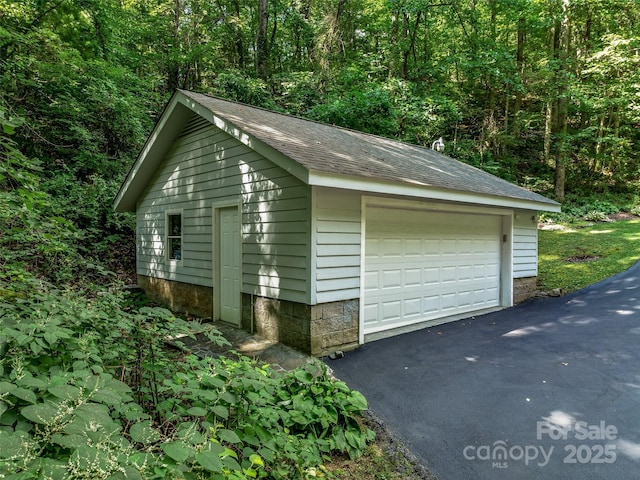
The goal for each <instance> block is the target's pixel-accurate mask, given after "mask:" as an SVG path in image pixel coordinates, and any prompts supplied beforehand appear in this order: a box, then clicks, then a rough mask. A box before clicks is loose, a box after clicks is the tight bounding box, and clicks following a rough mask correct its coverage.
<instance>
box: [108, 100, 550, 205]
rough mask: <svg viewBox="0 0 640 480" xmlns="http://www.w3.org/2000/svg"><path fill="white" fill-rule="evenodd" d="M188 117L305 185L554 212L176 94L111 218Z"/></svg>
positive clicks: (329, 131)
mask: <svg viewBox="0 0 640 480" xmlns="http://www.w3.org/2000/svg"><path fill="white" fill-rule="evenodd" d="M192 112H195V113H197V114H199V115H201V116H203V117H204V118H207V119H208V120H209V121H211V122H212V123H213V124H214V125H216V126H217V127H219V128H221V129H222V130H224V131H226V132H227V133H229V134H230V135H232V136H233V137H235V138H237V139H238V140H239V141H241V142H242V143H244V144H246V145H247V146H249V147H251V148H252V149H254V150H256V151H258V152H259V153H261V154H263V155H264V156H266V157H267V158H269V159H270V160H272V161H273V162H274V163H276V164H277V165H278V166H280V167H282V168H284V169H285V170H286V171H288V172H289V173H291V174H292V175H294V176H296V177H297V178H299V179H300V180H302V181H304V182H305V183H307V184H311V185H314V184H317V185H332V184H337V183H339V184H340V186H341V187H342V188H353V189H363V190H365V191H372V192H385V193H394V192H395V193H397V194H406V195H410V196H420V197H426V198H440V199H445V198H448V197H451V199H453V198H455V197H456V195H457V196H459V197H463V198H465V199H467V200H465V201H472V199H473V198H474V197H478V196H479V197H482V198H476V199H475V202H474V203H482V204H492V205H501V206H508V205H511V206H520V207H522V208H532V209H536V210H551V211H559V204H558V203H556V202H554V201H552V200H549V199H547V198H545V197H543V196H541V195H538V194H536V193H533V192H530V191H528V190H526V189H524V188H521V187H519V186H517V185H514V184H512V183H510V182H507V181H505V180H502V179H500V178H498V177H495V176H494V175H491V174H489V173H487V172H484V171H482V170H480V169H477V168H475V167H472V166H471V165H467V164H465V163H463V162H460V161H458V160H455V159H453V158H451V157H448V156H446V155H443V154H441V153H439V152H436V151H434V150H431V149H428V148H424V147H420V146H417V145H411V144H407V143H403V142H399V141H396V140H391V139H387V138H383V137H378V136H375V135H370V134H366V133H361V132H356V131H353V130H348V129H344V128H340V127H335V126H331V125H326V124H322V123H319V122H314V121H311V120H305V119H301V118H298V117H294V116H290V115H285V114H281V113H276V112H272V111H268V110H264V109H261V108H256V107H251V106H248V105H244V104H240V103H236V102H230V101H227V100H222V99H219V98H215V97H211V96H208V95H203V94H198V93H193V92H188V91H183V90H179V91H177V92H176V93H175V94H174V96H173V97H172V98H171V100H170V101H169V103H168V105H167V107H166V109H165V111H164V112H163V114H162V116H161V118H160V120H159V121H158V124H157V125H156V127H155V128H154V130H153V132H152V133H151V135H150V137H149V139H148V141H147V144H146V145H145V147H144V149H143V151H142V153H141V154H140V156H139V157H138V159H137V161H136V163H135V164H134V166H133V168H132V169H131V171H130V172H129V175H128V176H127V179H126V180H125V182H124V184H123V186H122V188H121V190H120V192H119V193H118V196H117V197H116V200H115V202H114V206H115V208H116V209H117V210H134V209H135V202H136V200H137V197H138V195H139V194H140V193H141V192H142V190H143V189H144V187H145V186H146V183H147V182H148V181H149V179H150V176H151V175H152V173H153V171H154V170H155V168H156V167H157V166H158V164H159V162H161V161H162V158H163V157H164V154H165V153H166V151H167V149H168V148H169V146H170V145H171V143H172V142H173V140H174V139H175V138H176V136H177V135H178V134H179V133H180V131H181V130H182V127H183V126H184V123H186V121H187V118H188V116H187V114H191V113H192ZM383 187H384V188H383ZM403 192H404V193H403ZM438 193H439V194H440V195H438ZM461 201H462V198H461Z"/></svg>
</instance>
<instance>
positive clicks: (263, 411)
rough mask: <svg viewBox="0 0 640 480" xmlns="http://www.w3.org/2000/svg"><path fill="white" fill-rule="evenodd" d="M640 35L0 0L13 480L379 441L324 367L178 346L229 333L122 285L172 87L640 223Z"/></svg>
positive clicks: (629, 27)
mask: <svg viewBox="0 0 640 480" xmlns="http://www.w3.org/2000/svg"><path fill="white" fill-rule="evenodd" d="M639 22H640V3H639V2H637V1H636V0H598V1H593V0H289V1H286V0H0V446H1V447H0V476H2V477H3V478H56V479H57V478H60V479H66V478H90V479H99V478H104V479H107V478H109V479H115V478H149V479H151V478H233V479H246V478H273V479H287V478H319V477H322V476H323V475H325V474H324V473H323V472H325V471H324V470H322V468H321V467H322V464H323V462H325V461H326V460H327V458H329V456H330V455H331V454H333V453H336V452H342V453H343V454H347V455H349V456H350V457H356V456H358V455H360V454H361V453H362V451H363V450H364V448H365V445H366V443H367V442H368V441H370V440H371V432H369V431H368V430H367V429H365V428H362V426H361V424H360V421H359V417H358V416H359V415H360V413H361V412H362V410H364V409H366V401H365V400H364V398H362V396H361V395H359V394H358V393H357V392H352V391H350V390H349V389H348V388H347V387H346V386H345V385H344V384H341V383H339V382H335V381H333V380H331V379H330V378H328V376H327V374H326V372H320V374H318V372H314V373H313V374H312V373H310V372H308V371H297V372H295V373H292V374H291V375H283V376H279V375H276V374H275V373H274V372H272V371H270V370H269V369H268V367H266V366H260V365H255V364H254V363H252V362H250V361H248V360H246V359H244V360H240V361H232V360H224V359H223V360H219V359H211V358H209V359H197V358H195V357H193V356H185V355H182V356H180V354H179V353H176V352H173V353H172V350H169V349H167V348H166V345H165V343H164V341H165V339H166V337H167V335H169V334H172V335H175V334H176V333H184V334H185V335H188V334H192V333H193V332H196V331H201V330H202V331H207V332H209V333H208V334H209V335H210V337H211V338H212V339H213V340H215V341H217V342H224V340H223V339H222V338H220V337H219V336H218V335H217V333H216V332H215V331H214V330H212V329H211V327H210V326H204V325H199V324H197V323H195V324H194V323H188V322H187V321H186V320H181V319H178V318H175V317H173V316H172V314H170V313H169V312H167V311H165V310H163V309H159V308H156V307H154V306H151V305H147V304H146V303H145V302H146V301H145V300H144V297H142V298H137V297H135V296H133V295H130V294H127V292H126V291H125V290H124V289H123V283H122V282H123V281H127V280H130V279H131V278H132V272H133V262H134V261H135V241H134V236H133V235H134V222H133V217H132V216H131V215H125V214H116V213H115V212H113V210H112V208H111V205H112V202H113V199H114V197H115V195H116V192H117V191H118V188H119V186H120V183H121V182H122V180H123V179H124V177H125V175H126V173H127V171H128V169H129V168H130V166H131V165H132V164H133V162H134V160H135V158H136V156H137V155H138V153H139V151H140V150H141V148H142V145H143V143H144V141H145V139H146V137H147V135H148V134H149V133H150V131H151V129H152V128H153V125H154V122H155V120H156V119H157V118H158V116H159V115H160V113H161V111H162V108H163V106H164V105H165V103H166V102H167V100H168V99H169V97H170V96H171V94H172V92H174V91H175V89H176V88H183V89H190V90H195V91H199V92H204V93H209V94H213V95H217V96H220V97H224V98H228V99H232V100H237V101H241V102H245V103H249V104H252V105H256V106H261V107H265V108H269V109H273V110H278V111H282V112H286V113H290V114H294V115H298V116H302V117H306V118H311V119H315V120H318V121H322V122H328V123H331V124H335V125H340V126H344V127H348V128H352V129H356V130H361V131H365V132H369V133H374V134H378V135H383V136H387V137H392V138H397V139H400V140H403V141H407V142H411V143H416V144H420V145H424V146H431V144H432V143H433V142H434V141H435V140H437V139H438V138H439V137H442V138H443V139H444V142H445V150H444V152H445V153H446V154H448V155H451V156H453V157H455V158H458V159H460V160H462V161H464V162H467V163H470V164H472V165H475V166H477V167H479V168H482V169H485V170H487V171H490V172H491V173H494V174H496V175H499V176H501V177H503V178H506V179H508V180H509V181H512V182H515V183H518V184H520V185H523V186H525V187H527V188H530V189H532V190H535V191H537V192H540V193H543V194H545V195H548V196H550V197H553V198H556V199H557V200H558V201H560V202H562V203H563V209H564V211H565V212H568V213H569V214H571V213H580V212H591V213H594V212H595V213H597V214H602V215H604V214H607V213H614V212H616V211H618V210H619V209H622V210H627V211H630V212H634V213H636V214H638V213H640V197H639V195H638V193H637V192H638V190H639V189H638V187H639V182H640V155H638V153H637V150H636V145H637V142H638V140H640V129H638V126H639V125H640V95H639V92H640V89H639V85H640V69H639V68H638V67H639V66H640V23H639ZM565 215H566V213H565ZM292 399H293V401H291V400H292Z"/></svg>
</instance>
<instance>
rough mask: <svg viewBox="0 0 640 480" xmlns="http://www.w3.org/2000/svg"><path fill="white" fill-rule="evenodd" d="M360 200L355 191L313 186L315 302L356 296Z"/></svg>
mask: <svg viewBox="0 0 640 480" xmlns="http://www.w3.org/2000/svg"><path fill="white" fill-rule="evenodd" d="M360 199H361V196H360V194H359V193H357V192H349V191H344V190H336V189H331V188H315V189H314V194H313V202H314V209H313V212H314V250H315V263H314V284H315V294H316V302H317V303H325V302H335V301H340V300H349V299H352V298H359V297H360V250H361V247H360V243H361V226H360V220H361V218H360V211H361V208H360V201H361V200H360Z"/></svg>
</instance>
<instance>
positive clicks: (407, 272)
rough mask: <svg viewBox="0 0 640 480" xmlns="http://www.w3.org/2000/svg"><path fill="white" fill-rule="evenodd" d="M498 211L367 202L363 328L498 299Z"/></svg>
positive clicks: (425, 317)
mask: <svg viewBox="0 0 640 480" xmlns="http://www.w3.org/2000/svg"><path fill="white" fill-rule="evenodd" d="M501 231H502V227H501V217H499V216H497V215H478V214H461V213H445V212H425V211H414V210H400V209H392V208H382V207H369V208H367V217H366V236H365V239H366V240H365V241H366V243H365V280H364V283H365V285H364V310H363V317H364V333H365V334H367V333H374V332H380V331H383V330H387V329H390V328H396V327H401V326H406V325H411V324H415V323H419V322H424V321H428V320H434V319H438V318H443V317H448V316H450V315H459V314H462V313H467V312H474V311H477V310H482V309H485V308H491V307H495V306H498V305H499V304H500V240H501Z"/></svg>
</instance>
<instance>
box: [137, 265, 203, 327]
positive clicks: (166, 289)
mask: <svg viewBox="0 0 640 480" xmlns="http://www.w3.org/2000/svg"><path fill="white" fill-rule="evenodd" d="M138 286H140V288H142V289H143V290H144V291H145V293H146V294H147V295H148V296H149V298H151V299H152V300H153V301H154V302H156V303H158V304H160V305H166V306H167V308H169V309H171V310H173V311H179V312H184V313H186V314H187V315H195V316H197V317H203V318H211V316H212V313H213V289H212V288H211V287H203V286H201V285H192V284H189V283H183V282H175V281H173V280H164V279H162V278H155V277H147V276H144V275H138Z"/></svg>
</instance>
